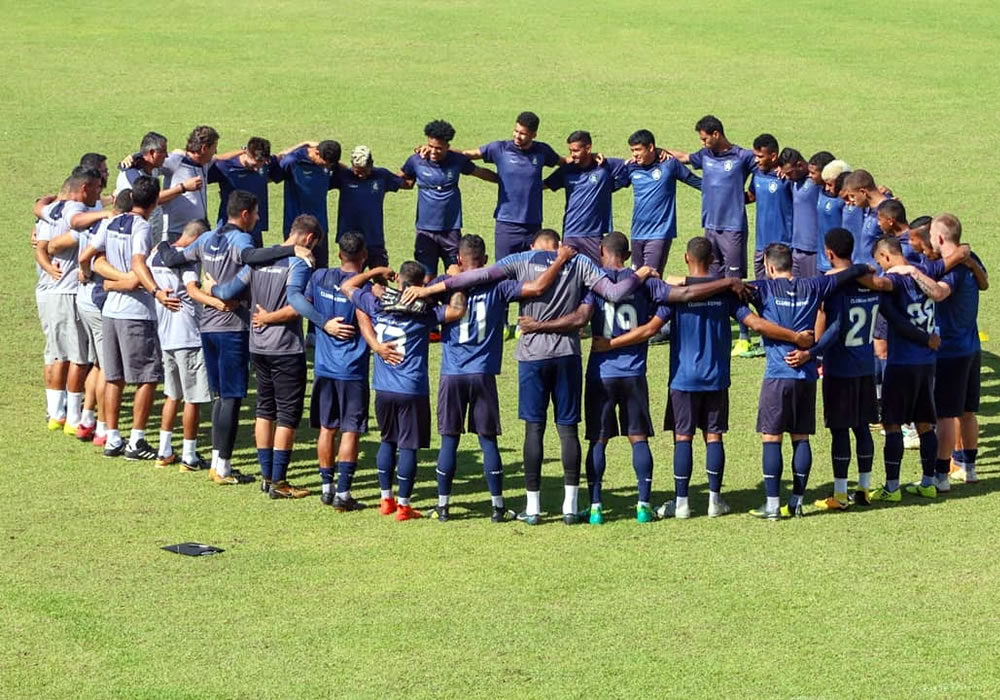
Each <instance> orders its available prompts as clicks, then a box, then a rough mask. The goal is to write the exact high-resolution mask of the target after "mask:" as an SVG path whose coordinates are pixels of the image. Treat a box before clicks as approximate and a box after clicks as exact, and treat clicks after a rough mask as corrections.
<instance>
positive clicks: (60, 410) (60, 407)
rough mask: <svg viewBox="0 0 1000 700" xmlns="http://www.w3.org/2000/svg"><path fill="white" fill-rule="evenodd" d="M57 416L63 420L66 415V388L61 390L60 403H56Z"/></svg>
mask: <svg viewBox="0 0 1000 700" xmlns="http://www.w3.org/2000/svg"><path fill="white" fill-rule="evenodd" d="M55 417H56V418H58V419H59V420H62V419H63V418H65V417H66V390H65V389H60V390H59V403H58V404H57V405H56V415H55Z"/></svg>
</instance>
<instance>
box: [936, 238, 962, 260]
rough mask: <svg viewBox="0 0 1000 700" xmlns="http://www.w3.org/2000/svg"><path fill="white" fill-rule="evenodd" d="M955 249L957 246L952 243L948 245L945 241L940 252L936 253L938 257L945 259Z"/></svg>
mask: <svg viewBox="0 0 1000 700" xmlns="http://www.w3.org/2000/svg"><path fill="white" fill-rule="evenodd" d="M956 248H958V246H957V245H955V244H954V243H949V242H948V241H945V242H944V243H942V244H941V250H940V251H937V252H938V257H939V258H947V257H948V256H949V255H951V254H952V253H954V252H955V249H956Z"/></svg>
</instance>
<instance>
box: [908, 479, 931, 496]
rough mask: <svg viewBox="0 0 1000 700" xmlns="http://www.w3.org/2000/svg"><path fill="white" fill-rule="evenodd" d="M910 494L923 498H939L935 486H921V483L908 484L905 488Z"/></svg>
mask: <svg viewBox="0 0 1000 700" xmlns="http://www.w3.org/2000/svg"><path fill="white" fill-rule="evenodd" d="M903 488H904V489H905V490H906V492H907V493H908V494H910V495H911V496H920V497H921V498H937V494H938V492H937V487H936V486H935V485H934V484H931V485H930V486H921V485H920V483H919V482H918V483H915V484H907V485H906V486H904V487H903Z"/></svg>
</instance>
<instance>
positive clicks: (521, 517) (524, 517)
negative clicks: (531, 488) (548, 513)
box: [515, 512, 542, 525]
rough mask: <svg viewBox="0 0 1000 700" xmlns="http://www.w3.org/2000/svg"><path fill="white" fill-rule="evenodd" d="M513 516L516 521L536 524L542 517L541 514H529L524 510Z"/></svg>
mask: <svg viewBox="0 0 1000 700" xmlns="http://www.w3.org/2000/svg"><path fill="white" fill-rule="evenodd" d="M515 518H516V519H517V520H518V521H520V522H522V523H524V524H525V525H537V524H538V523H539V522H540V521H541V519H542V518H541V516H540V515H538V514H537V513H533V514H531V515H529V514H528V513H525V512H521V513H518V514H517V515H516V516H515Z"/></svg>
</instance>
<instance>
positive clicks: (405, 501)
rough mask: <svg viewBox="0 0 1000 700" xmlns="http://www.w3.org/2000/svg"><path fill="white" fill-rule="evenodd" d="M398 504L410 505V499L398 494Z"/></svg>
mask: <svg viewBox="0 0 1000 700" xmlns="http://www.w3.org/2000/svg"><path fill="white" fill-rule="evenodd" d="M399 505H401V506H408V505H410V499H409V498H403V497H402V496H400V497H399Z"/></svg>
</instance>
